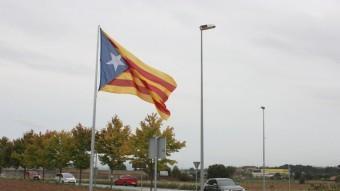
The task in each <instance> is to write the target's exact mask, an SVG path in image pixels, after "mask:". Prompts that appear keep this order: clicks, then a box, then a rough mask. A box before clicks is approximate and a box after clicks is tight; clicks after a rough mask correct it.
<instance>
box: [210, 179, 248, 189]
mask: <svg viewBox="0 0 340 191" xmlns="http://www.w3.org/2000/svg"><path fill="white" fill-rule="evenodd" d="M204 191H245V189H244V188H243V187H241V186H239V185H236V184H235V182H234V181H233V180H232V179H230V178H211V179H208V180H207V182H206V183H205V184H204Z"/></svg>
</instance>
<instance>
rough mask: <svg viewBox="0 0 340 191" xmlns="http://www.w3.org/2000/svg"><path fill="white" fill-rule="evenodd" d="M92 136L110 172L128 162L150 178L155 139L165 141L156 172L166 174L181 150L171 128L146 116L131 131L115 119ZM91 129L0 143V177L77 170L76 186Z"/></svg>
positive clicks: (87, 157)
mask: <svg viewBox="0 0 340 191" xmlns="http://www.w3.org/2000/svg"><path fill="white" fill-rule="evenodd" d="M97 129H100V130H99V131H97V132H96V145H95V147H96V151H97V152H98V153H99V160H100V162H101V163H102V164H103V165H107V166H109V167H110V170H111V173H112V171H113V170H125V169H126V166H125V165H124V163H125V162H130V163H131V164H132V166H133V168H134V169H142V170H143V171H145V172H146V173H147V174H149V175H150V176H152V172H153V165H152V161H151V159H149V158H148V144H149V139H150V138H152V137H154V136H158V137H165V138H166V140H167V141H166V144H167V145H166V146H167V150H166V155H167V158H166V159H163V160H159V161H158V167H159V169H160V170H169V169H170V167H169V165H173V164H175V163H176V161H175V160H171V158H170V157H171V154H172V153H174V152H178V151H179V150H180V149H182V148H184V147H185V141H179V140H177V139H176V138H175V133H174V128H173V127H170V126H166V127H164V125H163V120H162V119H161V118H160V117H158V115H157V114H150V115H147V116H146V118H145V119H144V120H143V121H141V122H140V125H139V126H138V127H136V128H135V130H134V131H132V129H131V128H130V126H129V125H124V124H123V122H122V121H121V120H120V119H119V117H118V116H117V115H116V116H114V117H113V118H112V119H111V120H110V121H109V122H108V123H107V125H106V127H105V128H101V127H97ZM90 142H91V129H90V128H88V127H85V126H84V125H82V124H81V123H79V124H77V125H76V126H75V127H74V128H73V129H72V130H71V131H65V130H63V131H53V130H49V131H46V132H38V133H37V132H34V131H33V130H31V131H28V132H26V133H24V135H23V136H22V137H20V138H17V139H14V140H10V139H8V138H7V137H2V138H1V139H0V174H1V172H2V169H3V168H9V167H11V168H15V169H18V168H19V167H20V168H23V169H24V171H23V174H22V176H23V179H26V174H27V173H26V171H27V170H28V169H42V172H43V173H42V180H44V179H45V173H44V172H45V170H50V169H53V170H57V171H59V172H63V169H65V168H66V167H73V168H76V169H78V172H79V176H78V177H79V180H78V181H79V182H81V181H82V177H83V176H82V174H83V171H84V170H85V169H88V168H89V163H90V162H89V161H90V154H89V153H90Z"/></svg>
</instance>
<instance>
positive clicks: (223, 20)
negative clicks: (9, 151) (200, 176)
mask: <svg viewBox="0 0 340 191" xmlns="http://www.w3.org/2000/svg"><path fill="white" fill-rule="evenodd" d="M0 23H1V24H0V34H1V35H0V76H1V80H0V88H1V94H0V105H1V107H0V121H1V125H0V130H1V133H0V136H7V137H9V138H17V137H20V136H22V134H23V133H24V132H25V131H28V130H30V129H33V130H35V131H37V132H38V131H42V132H45V131H46V130H47V129H50V130H52V129H53V130H62V129H64V130H70V129H72V128H73V127H74V126H75V125H76V124H77V123H78V122H81V123H83V124H85V125H87V126H90V125H91V121H92V103H93V83H94V69H95V60H96V58H95V56H96V43H97V42H96V40H97V37H96V36H97V26H98V25H99V24H100V25H101V26H102V28H103V29H104V30H105V31H106V32H107V33H108V34H110V35H111V37H113V38H114V39H116V40H117V41H118V42H120V43H121V44H122V45H123V46H124V47H125V48H127V49H128V50H130V51H131V52H132V53H134V54H135V55H136V56H137V57H139V58H140V59H141V60H143V61H144V62H145V63H147V64H149V65H151V66H153V67H155V68H158V69H160V70H162V71H164V72H166V73H168V74H169V75H171V76H173V77H174V79H175V80H176V82H177V84H178V88H177V89H176V90H175V91H174V93H173V94H172V96H171V97H170V99H169V100H168V102H167V106H168V108H169V109H170V111H171V112H172V116H171V118H170V119H169V120H168V121H166V122H165V125H170V126H173V127H174V128H175V133H176V137H177V138H178V139H180V140H185V141H186V142H187V147H186V148H185V149H183V150H181V151H180V152H179V153H177V154H174V155H173V158H174V159H176V160H177V161H178V165H179V166H180V167H182V168H184V167H192V166H193V165H192V162H193V161H199V157H200V153H199V148H200V147H199V144H200V141H199V138H200V123H199V120H200V115H199V114H200V110H199V109H200V107H199V103H200V31H199V28H198V27H199V26H200V25H201V24H206V23H212V24H215V25H216V26H217V27H216V29H214V30H210V31H205V32H204V80H205V82H204V93H205V98H204V103H205V110H204V112H205V126H204V128H205V133H204V135H205V160H206V166H208V165H210V164H215V163H222V164H225V165H235V166H242V165H261V164H262V112H261V109H260V106H261V105H265V106H266V108H267V109H266V136H267V139H266V149H267V150H266V151H267V157H266V158H267V164H268V165H270V166H274V165H282V164H286V163H290V164H310V165H316V166H329V165H338V164H340V147H339V145H340V139H339V136H340V46H339V45H340V38H339V36H340V35H339V34H340V3H339V1H335V0H334V1H332V0H319V1H314V0H301V1H296V0H285V1H275V0H273V1H260V0H249V1H240V0H234V1H212V0H209V1H197V0H195V1H194V0H192V1H189V0H186V1H183V0H177V1H175V0H172V1H156V0H155V1H137V0H136V1H130V0H124V1H112V0H102V1H84V0H81V1H80V0H79V1H69V0H58V1H43V0H41V1H35V0H30V1H15V0H2V1H0ZM97 111H98V112H97V116H98V117H97V128H102V127H104V126H105V124H106V123H107V121H109V120H110V118H111V117H112V116H113V115H114V114H117V115H118V116H119V117H120V118H121V119H122V120H123V122H125V124H128V125H130V126H131V127H132V128H133V129H135V128H136V127H137V126H138V124H139V122H140V121H141V120H143V119H144V117H145V116H146V114H147V113H152V112H156V110H155V108H154V106H153V105H151V104H148V103H146V102H143V101H141V100H140V99H138V98H137V97H135V96H131V95H119V94H108V93H103V92H100V93H99V94H98V108H97Z"/></svg>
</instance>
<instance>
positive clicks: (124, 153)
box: [96, 115, 131, 185]
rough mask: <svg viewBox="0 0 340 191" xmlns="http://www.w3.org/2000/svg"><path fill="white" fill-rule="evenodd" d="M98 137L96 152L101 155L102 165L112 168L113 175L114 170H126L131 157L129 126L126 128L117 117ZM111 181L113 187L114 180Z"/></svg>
mask: <svg viewBox="0 0 340 191" xmlns="http://www.w3.org/2000/svg"><path fill="white" fill-rule="evenodd" d="M96 136H97V138H96V140H97V142H96V150H97V152H98V153H99V159H100V161H101V163H102V164H106V165H108V166H109V167H110V171H111V172H110V173H111V174H112V172H113V170H121V169H126V167H125V165H124V162H125V161H126V160H128V159H129V155H131V146H130V143H129V141H130V137H131V132H130V128H129V126H124V125H123V122H122V121H121V120H120V119H119V118H118V116H117V115H116V116H115V117H113V118H112V120H111V122H109V123H108V124H107V126H106V128H105V129H102V130H101V131H100V132H99V133H97V135H96ZM110 180H111V181H110V182H111V185H112V178H110Z"/></svg>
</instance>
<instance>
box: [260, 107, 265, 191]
mask: <svg viewBox="0 0 340 191" xmlns="http://www.w3.org/2000/svg"><path fill="white" fill-rule="evenodd" d="M261 109H262V125H263V126H262V130H263V131H262V133H263V135H262V138H263V142H262V144H263V145H262V146H263V167H262V168H263V169H262V190H263V191H266V172H265V171H266V152H265V151H266V150H265V148H266V147H265V139H266V137H265V131H264V130H265V129H264V110H265V109H266V108H265V107H264V106H261Z"/></svg>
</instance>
